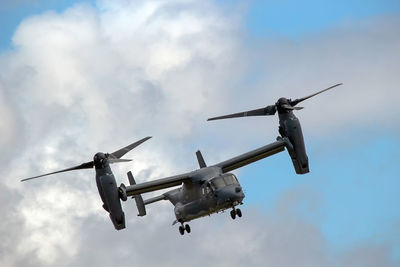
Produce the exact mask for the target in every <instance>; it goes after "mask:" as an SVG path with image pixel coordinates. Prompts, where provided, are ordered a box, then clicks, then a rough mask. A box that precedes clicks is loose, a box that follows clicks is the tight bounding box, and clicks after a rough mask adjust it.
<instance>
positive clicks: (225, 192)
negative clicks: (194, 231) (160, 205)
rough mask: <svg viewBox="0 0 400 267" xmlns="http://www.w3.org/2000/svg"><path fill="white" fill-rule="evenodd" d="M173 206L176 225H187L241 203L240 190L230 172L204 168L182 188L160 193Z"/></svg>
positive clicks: (241, 195)
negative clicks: (194, 220) (184, 223)
mask: <svg viewBox="0 0 400 267" xmlns="http://www.w3.org/2000/svg"><path fill="white" fill-rule="evenodd" d="M163 196H164V197H165V199H167V200H169V201H170V202H171V203H172V204H173V205H174V206H175V208H174V213H175V217H176V222H180V223H183V222H189V221H191V220H193V219H197V218H200V217H203V216H207V215H211V214H213V213H216V212H219V211H223V210H226V209H230V208H233V207H235V206H237V205H240V204H242V201H243V199H244V197H245V195H244V193H243V190H242V187H241V186H240V183H239V182H238V180H237V178H236V176H235V175H234V174H232V173H222V170H221V168H218V167H213V166H211V167H205V168H202V169H199V170H196V171H193V173H192V179H191V180H190V181H187V182H184V183H183V186H182V187H180V188H177V189H174V190H171V191H168V192H166V193H164V194H163Z"/></svg>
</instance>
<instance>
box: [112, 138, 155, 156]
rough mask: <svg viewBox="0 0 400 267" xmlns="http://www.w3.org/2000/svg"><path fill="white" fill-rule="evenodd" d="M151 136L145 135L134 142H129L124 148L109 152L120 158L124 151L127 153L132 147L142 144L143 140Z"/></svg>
mask: <svg viewBox="0 0 400 267" xmlns="http://www.w3.org/2000/svg"><path fill="white" fill-rule="evenodd" d="M150 138H151V136H147V137H145V138H143V139H141V140H139V141H137V142H135V143H132V144H130V145H129V146H126V147H124V148H121V149H120V150H117V151H115V152H113V153H111V154H110V155H112V156H113V157H115V158H117V159H120V158H121V157H122V156H123V155H125V154H126V153H128V152H129V151H131V150H132V149H134V148H135V147H137V146H138V145H140V144H142V143H143V142H145V141H147V140H149V139H150Z"/></svg>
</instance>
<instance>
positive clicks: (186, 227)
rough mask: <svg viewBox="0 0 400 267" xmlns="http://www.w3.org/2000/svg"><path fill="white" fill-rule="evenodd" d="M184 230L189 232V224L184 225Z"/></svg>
mask: <svg viewBox="0 0 400 267" xmlns="http://www.w3.org/2000/svg"><path fill="white" fill-rule="evenodd" d="M185 230H186V232H187V233H188V234H190V226H189V224H186V225H185Z"/></svg>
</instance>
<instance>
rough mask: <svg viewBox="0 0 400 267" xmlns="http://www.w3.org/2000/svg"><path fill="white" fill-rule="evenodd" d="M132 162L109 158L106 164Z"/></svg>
mask: <svg viewBox="0 0 400 267" xmlns="http://www.w3.org/2000/svg"><path fill="white" fill-rule="evenodd" d="M128 161H132V160H131V159H114V158H109V159H108V163H119V162H128Z"/></svg>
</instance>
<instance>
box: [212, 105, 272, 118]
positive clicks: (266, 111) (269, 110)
mask: <svg viewBox="0 0 400 267" xmlns="http://www.w3.org/2000/svg"><path fill="white" fill-rule="evenodd" d="M275 113H276V107H275V105H271V106H266V107H265V108H259V109H253V110H249V111H245V112H238V113H234V114H229V115H224V116H219V117H213V118H209V119H208V120H207V121H213V120H221V119H230V118H239V117H248V116H265V115H274V114H275Z"/></svg>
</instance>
